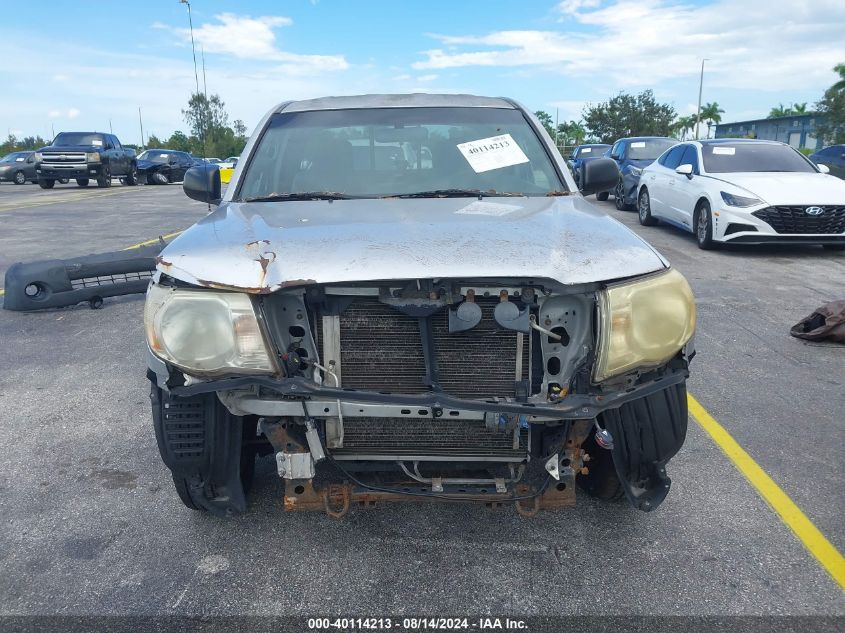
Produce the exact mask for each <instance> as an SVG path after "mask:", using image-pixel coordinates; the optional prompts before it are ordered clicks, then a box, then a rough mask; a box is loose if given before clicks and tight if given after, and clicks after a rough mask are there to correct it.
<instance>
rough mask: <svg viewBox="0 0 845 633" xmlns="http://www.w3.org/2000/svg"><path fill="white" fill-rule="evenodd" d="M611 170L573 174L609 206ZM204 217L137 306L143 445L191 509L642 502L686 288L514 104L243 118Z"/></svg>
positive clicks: (680, 406)
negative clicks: (145, 427) (254, 494)
mask: <svg viewBox="0 0 845 633" xmlns="http://www.w3.org/2000/svg"><path fill="white" fill-rule="evenodd" d="M618 178H619V174H618V171H617V168H616V165H615V164H614V162H613V161H610V160H605V159H599V160H595V161H592V162H590V163H589V164H587V165H586V166H585V169H584V173H583V174H582V181H581V185H582V192H583V193H584V194H586V193H589V192H593V191H604V190H607V189H609V188H612V186H613V185H614V184H615V183H616V181H617V180H618ZM184 189H185V192H186V193H187V195H188V196H190V197H191V198H194V199H197V200H202V201H207V202H209V203H211V204H215V205H218V208H217V209H216V210H215V211H213V212H212V213H210V214H209V215H208V216H207V217H205V218H204V219H202V220H201V221H200V222H198V223H197V224H196V225H195V226H193V227H191V228H190V229H188V230H187V231H185V232H184V233H183V234H182V235H181V236H179V237H178V238H177V239H175V240H174V241H173V242H172V243H171V244H170V245H169V246H167V247H166V248H165V250H164V251H163V252H162V253H161V255H160V257H159V258H158V266H157V272H156V273H155V275H154V277H153V281H152V283H151V284H150V287H149V291H148V293H147V301H146V307H145V314H144V322H145V330H146V336H147V342H148V345H149V355H148V359H149V371H148V376H149V378H150V380H151V382H152V406H153V419H154V425H155V431H156V437H157V440H158V445H159V449H160V452H161V455H162V458H163V460H164V462H165V464H166V465H167V466H168V467H169V468H170V470H171V471H172V474H173V481H174V483H175V486H176V490H177V492H178V494H179V496H180V498H181V499H182V501H183V502H184V503H185V505H187V506H189V507H191V508H194V509H197V510H205V511H210V512H212V513H215V514H228V513H233V512H242V511H244V510H245V509H246V506H247V504H246V494H247V491H248V488H249V484H250V482H251V479H252V476H253V471H254V468H255V464H256V459H257V458H258V457H260V456H267V455H273V456H274V458H275V464H276V467H277V470H278V474H279V476H280V477H281V478H282V479H283V481H284V507H285V509H286V510H296V509H320V510H325V511H326V512H328V513H329V514H330V515H332V516H341V515H343V514H345V513H346V512H348V511H349V510H350V508H352V507H356V506H362V505H369V504H372V503H375V502H379V501H400V500H405V499H421V500H434V499H441V500H449V501H475V502H482V503H487V504H490V505H500V504H504V503H513V504H515V505H516V508H517V510H518V511H519V512H520V513H521V514H525V515H533V514H536V513H537V512H538V511H539V510H541V509H544V508H557V507H561V506H566V505H571V504H573V503H574V502H575V484H576V483H577V484H579V485H580V486H581V488H583V489H584V490H585V491H586V492H587V493H589V494H591V495H594V496H596V497H599V498H603V499H614V498H623V497H627V499H628V500H629V501H630V502H631V503H632V504H633V505H634V506H635V507H637V508H639V509H641V510H646V511H648V510H651V509H653V508H655V507H657V506H658V505H659V504H660V503H661V502H662V501H663V499H664V498H665V497H666V494H667V493H668V490H669V486H670V479H669V477H668V476H667V474H666V464H667V462H668V461H669V459H670V458H671V457H672V456H674V455H675V453H676V452H677V451H678V449H679V448H680V446H681V444H682V443H683V441H684V438H685V435H686V428H687V404H686V387H685V383H686V379H687V376H688V370H687V367H688V362H689V360H690V358H691V357H692V355H693V353H694V352H693V349H692V336H693V332H694V328H695V304H694V300H693V296H692V292H691V290H690V287H689V285H688V284H687V282H686V280H685V279H684V277H683V276H682V275H681V274H680V273H678V272H677V271H675V270H673V269H672V268H671V267H670V266H669V265H668V263H667V262H666V261H665V260H664V259H663V258H662V257H661V256H660V255H659V254H658V253H657V252H655V250H654V249H653V248H652V247H651V246H649V245H648V244H647V243H645V242H644V241H643V240H642V239H640V238H639V237H638V236H637V235H635V234H634V233H632V232H631V231H629V230H628V229H626V228H625V227H624V226H622V225H621V224H619V223H618V222H616V221H615V220H613V219H612V218H610V217H608V216H607V215H605V214H604V213H602V212H601V211H599V210H597V209H595V208H594V207H593V206H592V205H590V204H589V203H588V202H586V201H585V199H584V197H583V196H582V193H580V192H579V191H578V189H577V187H576V185H575V183H574V181H573V180H572V177H571V175H570V174H569V171H568V170H567V167H566V163H565V162H564V160H563V158H562V157H561V156H560V154H559V153H558V151H557V149H556V148H555V146H554V143H553V142H552V140H551V139H550V138H549V136H548V134H547V133H546V132H545V131H544V129H543V127H542V126H541V125H540V124H539V123H538V122H537V120H536V119H535V118H534V116H533V115H531V114H530V113H529V112H528V111H526V110H525V108H523V107H522V106H520V105H519V104H518V103H515V102H514V101H511V100H509V99H502V98H484V97H475V96H468V95H421V94H417V95H367V96H360V97H329V98H322V99H314V100H309V101H298V102H287V103H283V104H281V105H279V106H278V107H276V108H273V110H272V111H271V112H270V113H269V114H268V115H267V116H266V117H265V118H264V119H263V120H262V121H261V123H260V124H259V126H258V127H257V129H256V131H255V133H254V134H253V136H252V138H251V139H250V141H249V143H248V144H247V147H246V149H245V151H244V154H243V159H242V160H241V161H240V162H239V163H238V166H237V169H236V171H235V173H234V175H233V178H232V180H231V183H230V184H229V186H228V188H227V189H226V191H225V195H222V196H221V185H220V178H219V173H218V171H217V169H216V168H215V167H213V166H201V167H196V168H193V169H191V170H189V171H188V173H187V174H186V176H185V182H184Z"/></svg>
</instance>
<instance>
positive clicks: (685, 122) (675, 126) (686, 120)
mask: <svg viewBox="0 0 845 633" xmlns="http://www.w3.org/2000/svg"><path fill="white" fill-rule="evenodd" d="M695 121H696V117H695V115H694V114H691V115H689V116H682V117H678V118H677V119H676V120H675V122H674V123H672V130H671V132H672V134H673V135H675V137H676V138H677V139H678V140H679V141H684V140H686V137H687V132H688V131H691V130H693V129H695Z"/></svg>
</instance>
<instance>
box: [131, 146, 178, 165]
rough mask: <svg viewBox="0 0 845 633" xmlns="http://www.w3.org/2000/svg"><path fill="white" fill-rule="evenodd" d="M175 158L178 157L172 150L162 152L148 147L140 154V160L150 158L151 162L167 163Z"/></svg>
mask: <svg viewBox="0 0 845 633" xmlns="http://www.w3.org/2000/svg"><path fill="white" fill-rule="evenodd" d="M173 158H176V156H175V155H174V154H173V153H172V152H162V151H159V150H155V149H148V150H147V151H145V152H141V153H140V154H139V155H138V160H148V161H150V162H151V163H166V162H168V161H169V160H171V159H173Z"/></svg>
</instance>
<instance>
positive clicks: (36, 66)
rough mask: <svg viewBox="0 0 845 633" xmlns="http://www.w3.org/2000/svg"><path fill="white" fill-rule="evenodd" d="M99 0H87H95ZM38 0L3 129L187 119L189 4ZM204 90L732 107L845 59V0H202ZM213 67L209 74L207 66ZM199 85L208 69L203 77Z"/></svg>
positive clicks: (14, 41) (4, 64) (825, 73)
mask: <svg viewBox="0 0 845 633" xmlns="http://www.w3.org/2000/svg"><path fill="white" fill-rule="evenodd" d="M86 5H88V6H86ZM74 6H75V8H74V10H69V7H68V6H67V5H64V4H62V3H58V2H57V3H55V6H53V7H52V8H50V5H49V3H43V2H42V3H37V4H36V5H33V7H32V8H31V9H29V10H26V11H5V12H4V17H3V20H2V22H0V41H2V42H3V43H4V53H5V54H4V55H3V56H2V59H0V86H2V97H0V134H2V135H5V134H6V133H8V132H12V133H14V134H17V135H18V136H21V135H30V134H41V135H42V136H45V137H48V136H50V134H51V126H52V127H53V128H54V129H55V131H56V132H58V131H60V130H70V129H80V130H81V129H86V130H88V129H96V130H107V129H108V126H109V120H110V121H111V125H112V127H113V130H114V132H115V133H116V134H118V136H120V138H121V139H122V140H123V141H124V142H127V143H138V142H139V141H140V131H139V126H138V107H139V106H140V107H141V108H142V111H143V119H144V131H145V133H146V134H147V135H148V134H149V133H150V132H154V133H155V134H157V135H158V136H159V137H166V136H168V135H169V134H170V133H171V132H173V131H174V130H177V129H182V130H185V129H186V125H185V123H184V121H183V119H182V114H181V109H182V108H183V107H184V106H185V104H186V102H187V100H188V98H189V96H190V93H191V91H192V90H193V89H194V69H193V63H192V59H191V48H190V39H189V33H188V31H187V26H188V16H187V10H186V7H185V5H182V4H179V3H178V2H177V0H148V1H147V2H143V3H127V2H119V3H118V2H96V3H95V2H89V1H88V0H78V2H77V3H76V4H75V5H74ZM191 6H192V12H193V23H194V36H195V39H196V42H197V51H198V56H199V50H200V47H202V48H203V49H204V51H205V62H206V77H207V84H208V92H209V93H217V94H219V95H220V96H221V97H222V99H223V100H224V101H225V102H226V104H227V110H228V112H229V115H230V120H234V119H242V120H244V121H245V122H246V124H247V127H248V128H249V129H250V130H252V128H253V127H254V126H255V125H256V124H257V122H258V120H259V119H260V117H261V116H262V115H263V114H264V113H265V112H266V111H267V110H268V109H269V108H271V107H272V106H273V105H275V104H276V103H278V102H280V101H284V100H287V99H299V98H306V97H314V96H320V95H327V94H360V93H366V92H419V91H423V92H470V93H476V94H486V95H505V96H510V97H513V98H516V99H518V100H519V101H521V102H523V103H524V104H526V105H527V106H528V107H530V108H531V109H532V110H537V109H544V110H546V111H548V112H550V113H551V114H552V116H554V115H555V111H556V110H559V112H560V118H561V120H564V119H576V120H577V119H578V118H580V113H581V111H582V109H583V107H584V105H585V104H586V103H589V102H593V103H596V102H599V101H603V100H606V99H607V98H609V97H611V96H613V95H614V94H616V93H618V92H619V91H627V92H639V91H641V90H643V89H645V88H652V89H653V90H654V91H655V94H656V95H657V97H658V98H659V99H660V100H662V101H665V102H668V103H671V104H672V105H674V107H675V109H676V110H677V111H678V112H679V114H689V113H691V112H694V110H695V102H696V99H697V96H698V73H699V69H700V64H701V59H702V58H703V57H707V58H709V60H710V61H708V62H707V65H706V68H705V80H704V97H703V99H704V101H705V102H706V101H718V102H719V104H720V105H721V107H722V108H723V109H724V110H725V114H724V115H723V119H724V120H725V121H729V120H740V119H746V118H753V117H758V116H765V115H766V114H767V113H768V111H769V109H770V108H771V107H772V106H774V105H777V104H778V103H783V104H789V103H792V102H808V103H809V104H810V105H812V104H813V103H814V102H815V101H817V100H818V99H819V97H820V96H821V94H822V92H823V91H824V89H825V88H826V87H828V86H829V85H830V84H832V83H833V82H834V81H835V75H834V74H833V72H832V70H831V69H832V67H833V66H834V64H836V63H840V62H845V36H843V26H845V1H843V0H790V2H780V1H778V0H776V1H772V0H715V1H712V0H711V1H704V0H680V1H676V0H562V1H561V0H520V1H504V0H483V1H476V0H463V1H461V0H452V1H440V0H419V1H416V0H414V1H411V0H407V1H404V2H402V1H398V0H393V1H387V0H355V1H351V0H348V1H347V0H285V1H284V2H281V1H280V2H270V1H268V0H238V1H235V2H233V1H232V0H227V1H218V0H194V1H193V2H192V4H191ZM201 72H202V71H201V70H200V73H201ZM200 82H202V75H201V74H200Z"/></svg>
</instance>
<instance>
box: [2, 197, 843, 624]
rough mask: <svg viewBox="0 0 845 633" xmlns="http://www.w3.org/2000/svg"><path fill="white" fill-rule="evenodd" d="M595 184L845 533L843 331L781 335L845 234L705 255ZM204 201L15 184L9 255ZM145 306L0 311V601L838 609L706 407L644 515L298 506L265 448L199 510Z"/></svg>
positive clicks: (731, 398)
mask: <svg viewBox="0 0 845 633" xmlns="http://www.w3.org/2000/svg"><path fill="white" fill-rule="evenodd" d="M591 200H594V198H591ZM597 204H598V205H599V206H600V207H601V208H603V209H605V210H607V212H608V213H609V214H611V215H612V216H614V217H616V218H617V219H619V220H620V221H622V222H623V223H625V224H626V225H628V226H631V227H632V228H634V230H635V231H636V232H638V233H639V234H640V235H642V236H643V237H644V238H645V239H646V240H648V241H649V242H651V243H652V244H653V245H655V246H656V247H657V248H658V249H659V250H660V251H661V252H662V253H663V254H664V255H665V256H666V257H667V258H668V259H669V260H670V261H671V262H672V264H673V265H674V266H676V267H677V268H678V269H679V270H680V271H681V272H683V273H684V274H685V275H686V276H687V278H688V279H689V280H690V283H691V284H692V286H693V289H694V290H695V293H696V296H697V301H698V310H699V312H698V315H699V323H698V333H697V336H696V345H697V348H698V355H697V357H696V358H695V360H694V361H693V364H692V377H691V379H690V382H689V389H690V392H691V393H692V394H694V396H695V397H696V398H697V399H698V401H699V402H700V403H701V404H702V405H703V406H704V407H705V408H706V409H707V410H708V411H709V412H710V414H712V416H713V417H714V418H715V419H716V420H718V421H719V422H720V423H721V424H722V425H723V426H724V427H725V428H726V429H727V430H728V431H729V433H730V434H731V435H732V436H733V437H734V438H735V439H736V440H737V441H738V442H739V444H740V445H741V446H742V447H743V448H744V449H745V450H746V451H747V452H748V453H749V454H750V455H751V456H752V457H753V459H754V460H756V462H757V463H758V464H759V465H760V466H761V467H762V468H763V469H764V470H765V471H766V472H767V473H768V475H769V476H770V477H771V478H772V479H773V480H774V481H775V482H777V484H778V485H779V486H780V487H781V488H782V489H783V490H784V491H785V492H786V494H787V495H789V497H790V498H791V499H792V500H793V501H794V502H795V503H796V504H797V506H798V507H799V508H801V510H802V511H803V512H804V513H805V514H806V515H807V517H808V518H809V519H810V520H811V521H812V522H813V523H814V524H815V525H816V526H817V527H818V529H819V530H820V531H821V532H822V533H823V534H824V535H825V536H826V537H827V539H828V540H829V541H830V542H831V543H832V544H833V545H834V546H835V547H836V548H837V549H838V550H839V551H840V552H842V551H845V521H843V516H845V512H843V510H845V495H843V490H845V448H843V447H845V415H843V413H842V412H843V411H844V410H845V348H843V347H841V346H839V347H836V346H833V345H821V344H810V343H807V342H802V341H799V340H798V339H794V338H792V337H790V336H789V333H788V332H789V327H790V326H791V325H792V324H794V323H796V322H797V321H798V320H800V319H801V318H802V317H804V316H806V315H808V314H809V313H810V312H812V310H813V309H814V308H816V307H818V306H819V305H821V304H823V303H825V302H827V301H831V300H833V299H838V298H843V297H845V253H834V252H829V251H823V250H822V249H821V248H817V247H789V248H778V249H776V248H771V247H769V248H750V247H746V248H742V249H728V250H725V251H718V252H703V251H700V250H699V249H698V248H697V247H696V245H695V241H694V239H693V236H692V235H688V234H683V233H681V232H679V231H678V230H676V229H673V228H668V227H664V226H657V227H651V228H645V227H640V226H639V225H638V224H637V220H636V214H635V213H632V212H620V211H616V210H615V209H614V208H613V203H612V201H611V202H605V203H597ZM205 213H206V207H205V205H202V204H200V203H197V202H193V201H190V200H188V199H187V198H186V197H185V196H184V194H183V193H182V191H181V187H180V186H176V185H174V186H163V187H153V186H142V187H121V186H119V185H118V184H117V183H116V182H115V186H114V187H113V188H111V189H108V190H97V189H86V190H82V189H77V188H76V187H75V186H72V185H68V186H61V185H57V186H56V188H55V189H53V190H51V191H42V190H41V189H39V188H38V187H35V186H30V185H26V186H13V185H0V274H2V273H3V272H5V270H6V268H8V266H9V265H10V264H11V263H13V262H15V261H21V260H24V261H25V260H34V259H45V258H53V257H71V256H77V255H83V254H86V253H89V252H102V251H107V250H116V249H120V248H124V247H127V246H130V245H132V244H137V243H139V242H142V241H146V240H149V239H151V238H155V237H156V236H158V235H166V234H170V233H172V232H174V231H177V230H179V229H181V228H184V227H186V226H188V225H190V224H191V223H192V222H194V221H196V220H198V219H199V218H201V217H202V216H203V215H204V214H205ZM142 306H143V299H142V297H141V296H136V297H124V298H120V299H112V300H107V301H106V304H105V306H104V307H103V309H102V310H98V311H93V310H90V309H89V308H88V307H87V306H86V305H81V306H77V307H74V308H70V309H62V310H51V311H45V312H41V313H31V314H25V313H14V312H7V311H0V341H2V353H0V443H2V446H3V450H2V451H0V517H2V523H3V529H2V530H0V570H2V573H0V613H3V614H16V615H25V614H42V615H43V614H98V615H102V614H114V615H125V614H205V615H214V614H224V615H235V614H315V613H332V614H347V615H348V614H360V615H379V614H385V613H393V614H403V613H415V614H419V613H437V614H450V613H451V614H483V613H490V612H495V613H509V614H519V615H553V614H567V615H571V614H665V615H737V614H742V615H763V614H766V615H817V614H824V615H838V616H843V615H845V595H843V592H842V588H841V587H840V586H839V585H838V584H837V582H836V581H835V580H834V579H833V578H832V577H831V576H830V575H829V574H828V572H827V571H825V570H824V569H823V568H822V566H821V565H820V564H819V563H818V561H817V560H816V559H815V558H814V557H813V556H812V555H811V554H810V553H809V552H808V551H807V549H806V548H805V547H804V545H802V543H801V541H799V539H798V538H796V536H795V535H794V534H793V533H792V531H791V530H790V529H789V528H788V527H787V526H786V525H784V523H782V522H781V520H780V519H779V518H778V516H777V515H776V514H775V512H774V511H773V510H772V509H771V508H770V507H769V506H768V505H767V503H766V502H765V501H764V500H763V499H762V498H761V497H760V496H759V495H758V494H757V492H756V491H755V490H754V488H753V487H752V486H751V485H750V484H749V482H748V481H747V479H746V478H745V477H744V476H743V475H742V474H741V473H740V472H739V471H738V470H737V469H736V468H735V467H734V465H733V464H732V463H731V461H730V460H729V459H728V458H727V457H726V456H725V454H724V453H723V452H722V450H721V449H720V448H719V447H718V446H717V445H716V444H715V443H714V442H713V440H712V439H711V438H710V436H709V435H707V434H706V433H705V432H704V431H703V430H702V428H701V427H700V426H699V425H698V424H696V423H694V422H692V421H691V422H690V428H689V434H688V438H687V442H686V444H685V446H684V448H683V449H682V450H681V452H680V453H679V455H678V456H677V457H676V458H675V459H674V460H673V461H672V462H671V463H670V466H669V474H670V476H671V477H672V479H673V487H672V492H671V493H670V495H669V497H668V499H667V500H666V502H665V503H664V504H663V505H662V506H661V507H660V508H659V509H658V510H657V511H656V512H653V513H650V514H644V513H640V512H637V511H635V510H633V509H631V508H630V507H629V506H628V505H627V504H625V503H622V504H604V503H598V502H594V501H593V500H591V499H589V498H587V497H586V496H585V495H583V494H582V495H580V496H579V498H578V503H577V506H576V507H575V508H569V509H565V510H562V511H559V512H544V513H541V515H539V516H538V517H537V518H534V519H523V518H520V517H519V516H518V515H517V514H516V512H515V511H514V510H513V509H512V508H502V509H497V510H491V509H487V508H484V507H477V506H464V505H450V504H440V505H436V506H432V505H429V504H425V503H421V504H415V503H410V504H403V505H385V506H381V507H377V508H376V509H367V510H356V511H353V512H352V513H351V514H350V516H348V517H347V518H345V519H344V520H342V521H334V520H332V519H329V518H327V517H326V516H325V515H323V514H321V513H298V514H297V513H292V514H286V513H284V512H283V509H282V503H281V501H282V499H281V494H280V493H281V489H282V487H281V484H280V482H279V480H278V478H277V476H276V474H275V469H274V464H273V463H272V461H270V460H263V462H262V463H261V464H260V465H259V471H258V473H257V477H256V483H255V488H254V490H253V493H252V497H251V505H250V509H249V511H248V513H247V514H245V515H243V516H239V517H236V518H233V519H228V520H225V519H218V518H214V517H210V516H205V515H200V514H197V513H194V512H191V511H189V510H187V509H186V508H184V507H183V506H182V504H181V503H180V502H179V500H178V499H177V497H176V494H175V492H174V490H173V488H172V485H171V482H170V478H169V474H168V471H167V470H166V468H165V467H164V466H163V465H162V464H161V461H160V459H159V456H158V452H157V448H156V444H155V438H154V436H153V431H152V425H151V421H150V408H149V401H148V397H147V395H148V392H149V388H148V383H147V381H146V378H145V376H144V372H145V363H144V337H143V332H142V323H141V318H142V317H141V315H142Z"/></svg>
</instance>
